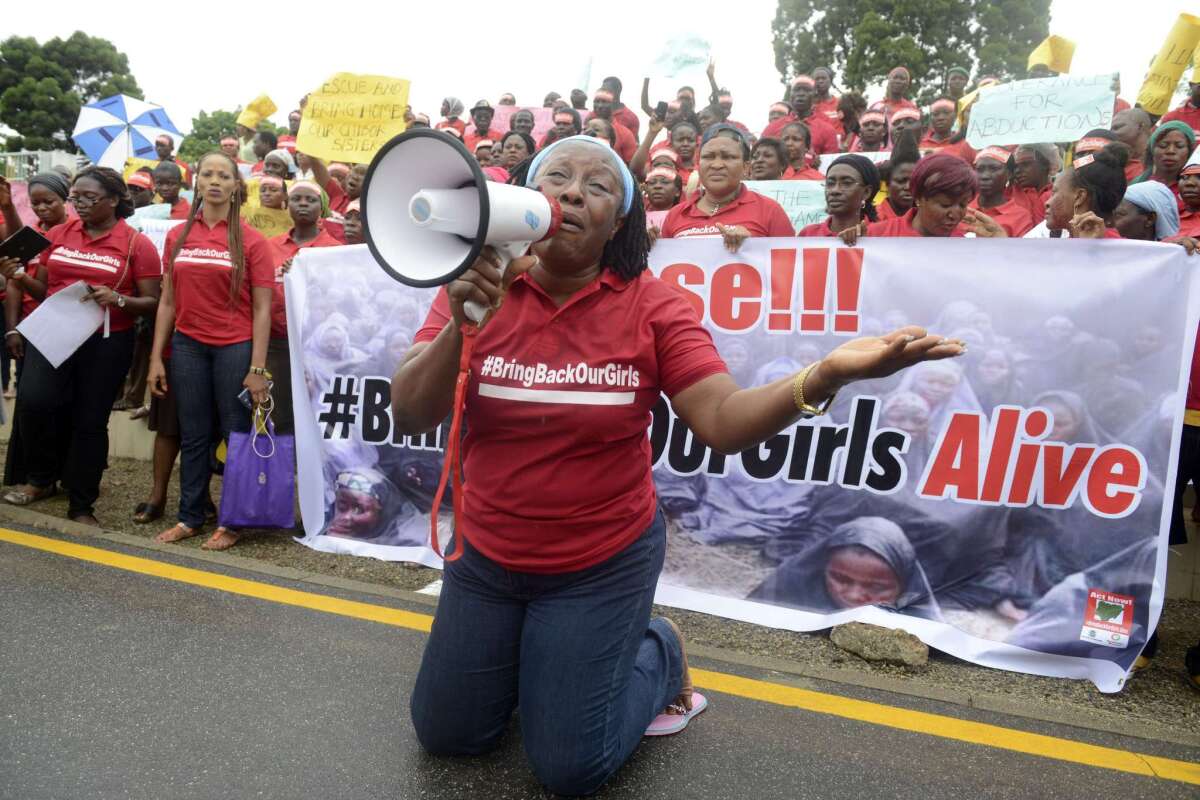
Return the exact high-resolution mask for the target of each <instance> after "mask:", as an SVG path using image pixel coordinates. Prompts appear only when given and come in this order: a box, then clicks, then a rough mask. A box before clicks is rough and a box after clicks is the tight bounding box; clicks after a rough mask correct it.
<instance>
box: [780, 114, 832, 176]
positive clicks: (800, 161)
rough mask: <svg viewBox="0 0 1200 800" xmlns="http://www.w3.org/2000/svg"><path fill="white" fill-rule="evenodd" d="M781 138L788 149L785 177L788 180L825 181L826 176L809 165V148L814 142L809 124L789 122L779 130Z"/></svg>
mask: <svg viewBox="0 0 1200 800" xmlns="http://www.w3.org/2000/svg"><path fill="white" fill-rule="evenodd" d="M779 140H780V141H781V142H783V146H784V149H786V150H787V157H788V163H787V169H785V170H784V171H783V179H784V180H787V181H823V180H825V176H824V175H822V174H821V173H820V172H819V171H818V170H815V169H813V168H812V167H810V166H809V165H808V161H807V158H808V149H809V145H810V144H811V143H812V137H811V135H810V134H809V131H808V126H807V125H805V124H804V123H803V122H789V123H788V124H787V125H784V126H783V130H782V131H780V132H779Z"/></svg>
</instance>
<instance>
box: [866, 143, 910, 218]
mask: <svg viewBox="0 0 1200 800" xmlns="http://www.w3.org/2000/svg"><path fill="white" fill-rule="evenodd" d="M920 160H921V153H920V152H919V151H918V150H917V140H916V139H915V138H913V136H912V135H911V134H905V135H904V136H901V137H900V140H899V141H897V142H895V146H894V147H893V148H892V154H891V157H890V158H889V159H888V160H887V161H886V162H885V163H884V164H883V165H882V166H881V167H880V168H879V172H880V177H882V178H883V181H884V182H885V183H886V184H887V197H886V198H885V199H884V200H883V201H882V202H881V203H879V204H878V205H877V206H876V208H877V210H878V212H879V218H880V219H881V220H882V219H893V218H895V217H902V216H904V215H905V214H907V213H908V211H909V209H911V208H912V204H913V197H912V191H911V189H910V187H909V180H910V178H911V177H912V173H913V170H914V169H916V168H917V162H918V161H920Z"/></svg>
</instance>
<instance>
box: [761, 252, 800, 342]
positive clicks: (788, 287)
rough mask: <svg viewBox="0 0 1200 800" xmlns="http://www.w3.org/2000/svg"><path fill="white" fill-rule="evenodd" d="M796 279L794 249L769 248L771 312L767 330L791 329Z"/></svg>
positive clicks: (768, 316)
mask: <svg viewBox="0 0 1200 800" xmlns="http://www.w3.org/2000/svg"><path fill="white" fill-rule="evenodd" d="M795 281H796V251H795V250H794V249H787V250H776V249H772V250H771V312H770V314H768V315H767V330H769V331H790V330H792V296H793V293H794V289H795Z"/></svg>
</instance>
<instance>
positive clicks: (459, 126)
mask: <svg viewBox="0 0 1200 800" xmlns="http://www.w3.org/2000/svg"><path fill="white" fill-rule="evenodd" d="M433 127H435V128H437V129H438V130H439V131H440V130H445V129H446V128H454V130H456V131H458V132H459V133H466V132H467V123H465V122H463V121H462V120H461V119H459V118H458V117H455V118H454V119H452V120H449V119H444V120H442V121H441V122H439V123H438V124H437V125H434V126H433ZM460 138H461V137H460Z"/></svg>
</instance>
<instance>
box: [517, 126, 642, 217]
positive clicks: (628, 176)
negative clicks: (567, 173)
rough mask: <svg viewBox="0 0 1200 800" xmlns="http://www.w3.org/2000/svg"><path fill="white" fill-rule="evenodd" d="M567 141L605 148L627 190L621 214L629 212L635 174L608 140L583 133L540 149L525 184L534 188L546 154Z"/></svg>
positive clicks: (530, 166) (530, 167)
mask: <svg viewBox="0 0 1200 800" xmlns="http://www.w3.org/2000/svg"><path fill="white" fill-rule="evenodd" d="M567 142H585V143H587V144H591V145H594V146H596V147H602V148H604V152H605V153H606V154H607V155H608V156H609V158H611V159H612V162H613V164H614V165H615V166H616V168H617V172H619V173H621V181H622V183H623V184H624V190H625V197H624V199H623V200H622V202H621V215H622V216H625V215H627V214H628V213H629V208H630V206H632V205H633V195H634V192H635V191H636V189H635V188H634V183H633V174H632V173H631V172H630V171H629V167H627V166H625V162H624V161H622V160H621V157H620V156H619V155H617V151H616V150H613V149H612V147H611V146H610V145H609V144H608V142H605V141H602V140H601V139H597V138H595V137H593V136H584V135H583V134H577V135H575V136H568V137H567V138H566V139H559V140H558V141H557V142H555V143H554V144H552V145H550V146H548V147H544V148H542V149H541V151H539V152H538V154H537V155H536V156H534V157H533V163H532V164H530V165H529V173H528V174H527V175H526V176H525V185H526V186H528V187H530V188H533V182H534V179H535V178H537V173H538V169H539V168H540V167H541V166H542V163H543V162H544V161H545V160H546V156H548V155H549V154H550V153H551V151H553V150H554V149H555V148H556V147H558V146H559V145H561V144H566V143H567Z"/></svg>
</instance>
